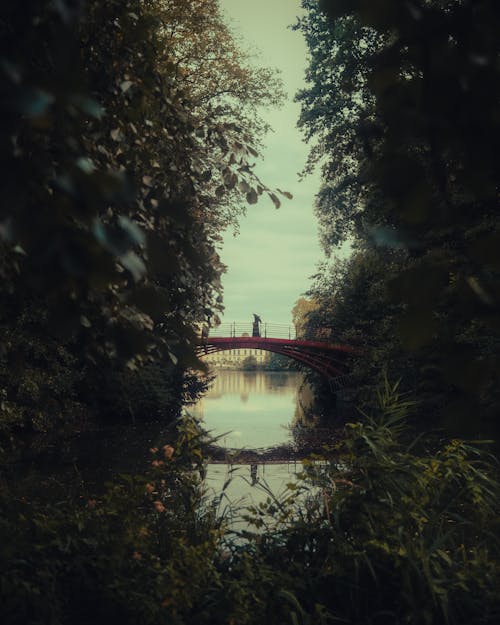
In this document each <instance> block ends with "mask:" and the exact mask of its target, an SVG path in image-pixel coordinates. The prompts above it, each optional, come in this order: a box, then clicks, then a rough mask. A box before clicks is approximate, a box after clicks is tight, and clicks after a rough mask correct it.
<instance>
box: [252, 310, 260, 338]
mask: <svg viewBox="0 0 500 625" xmlns="http://www.w3.org/2000/svg"><path fill="white" fill-rule="evenodd" d="M259 323H262V319H261V318H260V317H259V315H256V314H255V313H253V324H252V336H260V328H259Z"/></svg>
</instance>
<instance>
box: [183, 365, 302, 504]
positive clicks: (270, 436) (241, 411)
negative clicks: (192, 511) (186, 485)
mask: <svg viewBox="0 0 500 625" xmlns="http://www.w3.org/2000/svg"><path fill="white" fill-rule="evenodd" d="M301 382H302V375H301V374H300V373H296V372H264V371H255V372H242V371H225V370H221V371H218V372H217V378H216V379H215V381H214V384H213V386H212V387H211V389H210V390H209V392H208V393H207V394H206V395H205V396H204V397H203V399H201V400H200V401H199V402H198V403H197V404H196V405H195V406H194V407H193V408H191V409H190V412H191V413H193V414H195V415H196V416H197V417H198V418H200V419H201V420H202V422H203V424H204V426H205V428H206V429H207V430H209V431H210V432H211V433H212V434H213V435H214V436H220V437H221V438H220V440H219V443H218V444H219V445H222V446H224V447H228V448H237V449H259V448H267V447H272V446H274V445H280V444H283V443H287V442H289V441H290V439H291V435H290V431H289V427H290V425H292V424H293V422H294V421H295V420H297V418H299V415H300V413H301V409H300V406H299V403H298V391H299V387H300V384H301ZM300 469H301V465H300V463H298V464H296V463H293V462H292V463H287V462H283V463H273V464H259V465H253V466H252V465H249V464H246V465H245V464H243V465H232V466H230V465H227V464H209V465H208V467H207V478H206V480H207V486H208V487H209V488H210V490H211V491H212V493H213V494H214V495H217V494H219V493H220V492H221V490H222V488H223V486H224V484H226V489H225V495H226V498H227V500H229V501H231V502H232V504H233V505H234V506H236V507H240V506H241V507H245V506H247V505H249V504H250V503H254V504H256V503H258V502H260V501H263V500H265V499H266V498H267V496H268V493H267V490H266V489H270V490H272V492H273V493H276V494H279V493H280V492H282V491H283V490H284V489H285V486H286V484H287V483H289V482H293V481H294V480H295V474H296V471H297V470H300ZM229 478H230V481H229V484H228V479H229ZM263 487H264V488H263Z"/></svg>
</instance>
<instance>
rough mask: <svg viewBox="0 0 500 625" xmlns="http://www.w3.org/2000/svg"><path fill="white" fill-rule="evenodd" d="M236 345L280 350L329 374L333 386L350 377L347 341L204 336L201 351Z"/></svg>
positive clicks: (324, 374) (344, 381)
mask: <svg viewBox="0 0 500 625" xmlns="http://www.w3.org/2000/svg"><path fill="white" fill-rule="evenodd" d="M233 349H259V350H264V351H268V352H273V353H275V354H281V355H282V356H286V357H288V358H291V359H292V360H295V361H296V362H299V363H301V364H303V365H305V366H307V367H309V368H310V369H312V370H313V371H316V372H317V373H319V374H320V375H322V376H324V377H326V378H327V379H328V380H330V382H331V383H332V386H334V387H336V388H341V387H342V386H345V385H346V383H347V382H348V379H349V374H348V370H347V367H346V362H345V361H346V358H347V356H348V355H349V354H351V353H353V352H354V351H355V350H354V349H353V348H351V347H349V346H347V345H340V344H331V343H326V342H320V341H306V340H301V339H296V338H294V339H286V338H285V339H284V338H272V337H256V336H229V337H227V336H226V337H223V336H222V337H221V336H217V337H211V336H208V337H203V339H202V340H201V341H200V344H199V346H198V355H199V356H200V357H203V355H207V354H214V353H216V352H221V351H227V350H233Z"/></svg>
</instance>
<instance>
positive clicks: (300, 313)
mask: <svg viewBox="0 0 500 625" xmlns="http://www.w3.org/2000/svg"><path fill="white" fill-rule="evenodd" d="M317 307H318V305H317V303H316V302H315V301H314V300H313V299H306V298H305V297H299V299H298V300H297V301H296V302H295V305H294V307H293V308H292V320H293V325H294V326H295V332H296V335H297V338H304V337H305V336H307V335H306V332H305V327H306V323H307V318H308V316H309V315H310V314H311V313H312V312H313V311H315V310H316V309H317Z"/></svg>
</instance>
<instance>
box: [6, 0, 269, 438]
mask: <svg viewBox="0 0 500 625" xmlns="http://www.w3.org/2000/svg"><path fill="white" fill-rule="evenodd" d="M180 6H181V4H180V3H166V2H163V1H160V0H157V1H156V0H155V1H153V0H152V1H150V2H146V3H145V2H140V1H139V0H127V1H126V2H121V1H120V2H119V1H117V0H112V1H111V2H107V3H103V2H100V1H98V0H89V2H87V3H82V4H77V5H75V7H74V8H71V9H70V8H68V6H67V5H66V4H65V3H56V4H54V3H52V2H49V1H48V0H47V1H43V2H28V3H25V4H24V5H23V6H22V7H20V6H18V5H16V3H14V2H10V0H9V1H8V3H7V5H6V6H5V7H4V18H3V20H2V24H1V37H0V46H1V48H0V59H1V67H2V69H1V72H2V80H1V86H0V90H1V95H2V98H1V102H0V110H1V113H2V116H1V121H0V143H1V147H2V152H1V153H2V165H3V167H2V170H1V173H0V176H1V180H2V189H3V200H4V201H3V202H2V209H1V213H0V223H1V230H0V234H1V238H2V242H1V250H0V252H1V255H0V263H1V264H0V271H1V274H2V279H3V280H2V306H1V308H0V324H1V326H2V330H3V334H4V336H7V337H8V340H7V341H6V342H4V343H3V351H2V354H1V355H0V357H1V362H0V376H1V380H2V388H3V389H4V390H3V392H4V396H3V397H2V400H3V401H4V405H6V406H9V410H10V411H11V412H12V410H14V409H15V407H16V406H18V407H19V410H20V412H19V414H22V415H24V417H22V418H21V417H19V419H20V421H21V422H22V421H23V419H26V423H25V424H24V425H25V426H26V427H28V429H29V428H30V427H32V426H33V421H34V417H33V414H32V411H31V409H29V408H28V407H29V406H30V405H31V404H32V403H33V401H34V402H35V403H36V402H38V405H39V407H40V410H41V412H42V413H43V412H44V411H45V410H46V407H47V406H49V405H50V401H49V400H50V399H51V396H53V390H51V388H52V386H51V383H46V382H45V381H44V376H45V373H47V372H49V371H52V370H54V371H56V370H58V367H60V366H61V362H62V361H64V362H65V363H66V364H65V366H66V367H68V375H69V379H68V385H69V386H67V391H68V392H66V393H65V395H66V397H67V398H69V397H73V396H74V397H75V401H80V402H83V403H86V404H87V407H88V408H90V406H94V407H95V409H96V413H98V412H99V404H100V403H101V404H102V402H103V399H104V396H105V395H106V393H107V386H108V385H113V384H114V381H115V380H116V378H117V376H118V377H121V378H124V379H125V380H127V379H128V378H129V377H130V376H134V375H135V374H134V371H136V370H139V369H141V368H142V367H143V366H144V365H145V364H148V366H150V365H151V364H153V363H156V364H157V365H158V366H160V367H163V368H164V372H165V376H166V378H171V379H172V382H173V388H182V380H180V383H179V376H181V377H182V370H183V368H185V367H187V366H197V365H198V364H199V363H198V361H197V359H196V358H195V354H194V341H195V324H196V323H199V322H206V321H208V320H212V321H214V320H216V319H217V313H218V312H219V311H220V310H221V309H222V291H221V284H220V275H221V273H222V272H223V270H224V267H223V266H222V264H221V262H220V259H219V257H218V254H217V251H216V248H217V244H218V242H219V240H220V228H221V227H223V226H225V225H228V224H230V223H232V222H233V221H234V218H235V213H234V211H233V212H229V213H228V211H227V206H226V204H225V203H224V202H227V201H228V200H227V199H226V198H228V197H229V196H230V195H231V196H232V197H234V195H235V194H236V193H239V194H240V196H241V197H242V198H245V197H246V199H248V201H249V202H250V203H253V202H255V201H257V197H258V195H259V194H262V193H263V192H265V191H268V192H269V193H270V194H272V195H274V193H273V192H272V191H271V190H269V189H267V187H265V185H263V184H261V183H260V181H257V180H256V178H255V176H254V175H253V173H252V159H254V158H255V155H256V151H255V149H254V148H253V147H252V145H251V143H252V142H251V141H248V142H247V138H249V139H251V136H250V135H251V134H252V129H251V128H250V129H249V136H248V137H247V136H246V135H245V137H243V136H240V134H241V133H243V129H242V122H243V121H244V113H241V114H240V116H239V117H238V119H231V114H230V110H229V109H227V110H226V112H225V114H224V115H225V116H224V118H222V114H219V113H217V111H216V108H214V109H213V110H212V108H211V105H210V104H203V100H202V99H201V98H200V99H199V100H198V101H197V102H196V103H195V104H193V103H194V99H195V96H196V97H197V96H198V95H199V93H198V94H197V93H195V89H194V88H193V87H192V86H191V87H190V84H189V81H188V80H187V79H186V77H185V73H184V74H183V73H182V72H181V77H179V76H178V75H177V70H178V69H179V68H182V67H187V66H189V61H185V60H184V61H183V63H184V65H183V64H182V63H181V62H180V61H181V58H180V57H181V52H182V50H183V49H184V48H185V47H186V46H185V45H184V48H183V44H182V42H181V41H180V40H179V41H177V42H176V44H175V45H173V44H172V45H170V47H169V45H167V36H168V32H167V29H166V25H168V24H173V22H174V16H173V15H171V17H170V18H169V17H168V15H167V13H168V10H170V11H171V12H174V10H175V9H176V7H180ZM214 6H215V5H214ZM200 7H201V5H200ZM187 8H188V6H187V4H185V5H184V13H183V14H182V15H180V17H179V20H181V19H185V20H187V15H188V11H187ZM200 10H201V9H200ZM166 12H167V13H166ZM217 15H218V14H213V15H212V16H211V21H212V24H213V25H214V26H213V27H214V28H215V25H216V22H217ZM182 16H184V17H182ZM189 18H190V20H191V21H192V23H193V24H194V23H195V22H196V13H194V14H190V15H189ZM198 19H199V22H200V24H201V25H202V26H203V24H204V23H205V22H204V20H205V21H206V18H205V17H204V16H203V15H198ZM169 20H170V21H169ZM180 26H181V24H180V22H179V23H178V24H177V27H178V28H180ZM220 30H221V31H222V30H223V26H220ZM202 31H203V28H201V30H199V31H198V34H197V37H198V39H196V37H195V40H196V41H198V42H199V41H200V39H199V36H201V34H200V33H202ZM207 37H208V35H207ZM211 37H212V39H210V37H208V38H207V41H212V42H213V41H214V34H213V32H212V34H211ZM207 45H208V44H207ZM229 45H230V41H229V35H227V38H226V46H229ZM231 45H233V48H234V55H233V57H232V61H233V62H234V65H233V68H234V74H235V76H234V77H233V79H232V83H231V84H232V85H233V86H234V85H235V84H236V83H237V75H238V71H239V70H238V67H237V55H236V46H235V45H234V44H231ZM176 46H177V47H176ZM195 47H196V46H195V45H194V44H193V46H191V48H190V50H191V52H192V53H193V51H194V50H195ZM159 51H161V52H162V53H161V54H159ZM176 55H177V56H176ZM196 62H198V61H196ZM193 63H194V61H193ZM240 69H241V68H240ZM212 70H213V71H215V70H216V67H215V66H212ZM212 70H210V71H212ZM182 76H184V80H182V79H181V78H182ZM243 78H244V79H245V80H246V81H247V82H246V83H245V84H246V85H247V86H248V85H250V84H251V82H252V80H253V78H252V76H251V75H250V74H249V73H248V74H244V72H243V73H242V80H243ZM227 80H229V77H227ZM254 82H255V81H254ZM199 84H200V85H201V81H200V83H199ZM205 85H206V89H205V93H208V92H209V90H210V85H209V81H208V82H205ZM240 95H241V93H240ZM231 97H232V99H233V102H237V101H238V97H240V96H239V95H238V94H237V93H236V92H235V93H233V94H232V95H231ZM257 97H258V96H257V94H256V93H254V101H255V99H256V98H257ZM250 101H251V98H249V99H248V100H247V102H248V103H249V106H250V105H251V104H250ZM221 102H222V96H219V104H220V103H221ZM239 105H240V109H241V111H244V110H245V101H243V100H240V101H239ZM252 106H253V105H252ZM234 110H236V109H235V107H234ZM214 111H215V112H214ZM236 122H238V123H236ZM231 123H232V124H233V125H232V126H231ZM238 138H239V142H238V144H236V140H237V139H238ZM25 311H26V313H27V314H24V312H25ZM21 336H22V340H21V339H20V337H21ZM35 344H36V345H37V346H38V347H37V358H36V359H35V360H34V359H33V353H32V352H33V346H34V345H35ZM58 346H61V347H60V348H59V347H58ZM66 352H67V356H66V355H65V354H66ZM61 359H62V361H61ZM14 361H15V363H16V367H15V368H14V367H13V366H12V365H13V362H14ZM33 366H34V367H35V368H36V369H37V371H38V372H39V374H38V375H34V374H33V371H32V369H33ZM28 371H31V373H30V374H29V377H31V378H32V379H33V380H38V382H35V385H36V387H37V388H36V389H34V388H33V389H32V395H33V398H36V399H33V398H32V399H30V400H29V401H28V399H27V398H26V397H25V393H24V392H23V391H22V389H21V385H20V380H21V379H22V377H23V375H24V374H25V373H26V372H28ZM71 372H72V375H71ZM45 377H46V376H45ZM70 388H71V389H72V390H71V392H70V391H69V389H70ZM42 391H43V392H42ZM23 393H24V394H23ZM26 402H27V403H26ZM75 405H76V404H75ZM25 407H26V408H27V409H26V410H25ZM67 408H68V407H67V406H66V407H62V408H61V410H60V412H61V413H62V414H64V412H65V411H66V410H67ZM14 411H15V410H14ZM69 411H70V410H69ZM57 414H59V412H57ZM54 424H55V422H54Z"/></svg>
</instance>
